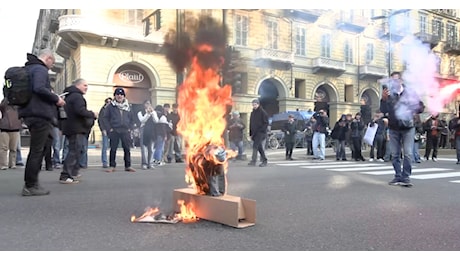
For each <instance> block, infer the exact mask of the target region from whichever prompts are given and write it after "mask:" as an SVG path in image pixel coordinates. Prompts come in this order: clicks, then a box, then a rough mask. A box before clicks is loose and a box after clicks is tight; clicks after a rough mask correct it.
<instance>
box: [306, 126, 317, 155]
mask: <svg viewBox="0 0 460 260" xmlns="http://www.w3.org/2000/svg"><path fill="white" fill-rule="evenodd" d="M315 123H316V119H315V118H314V117H310V119H309V120H308V121H307V122H306V123H305V129H304V132H305V141H306V142H307V156H309V155H313V144H312V141H313V125H314V124H315Z"/></svg>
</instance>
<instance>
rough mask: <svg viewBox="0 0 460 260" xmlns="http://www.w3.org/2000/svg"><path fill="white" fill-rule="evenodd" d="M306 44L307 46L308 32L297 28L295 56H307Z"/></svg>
mask: <svg viewBox="0 0 460 260" xmlns="http://www.w3.org/2000/svg"><path fill="white" fill-rule="evenodd" d="M305 44H306V30H305V28H301V27H297V28H296V35H295V54H296V55H301V56H305V55H306V51H305Z"/></svg>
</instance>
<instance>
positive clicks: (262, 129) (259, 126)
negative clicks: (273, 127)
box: [249, 106, 268, 139]
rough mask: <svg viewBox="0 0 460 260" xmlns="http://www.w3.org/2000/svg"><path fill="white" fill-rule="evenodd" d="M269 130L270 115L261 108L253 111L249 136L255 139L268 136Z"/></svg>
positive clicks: (250, 118)
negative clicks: (259, 136)
mask: <svg viewBox="0 0 460 260" xmlns="http://www.w3.org/2000/svg"><path fill="white" fill-rule="evenodd" d="M267 129H268V115H267V112H265V110H264V109H263V108H262V107H261V106H259V107H258V108H257V109H254V110H252V112H251V116H250V117H249V136H251V137H252V139H254V137H255V136H256V135H257V136H258V135H262V136H266V135H267Z"/></svg>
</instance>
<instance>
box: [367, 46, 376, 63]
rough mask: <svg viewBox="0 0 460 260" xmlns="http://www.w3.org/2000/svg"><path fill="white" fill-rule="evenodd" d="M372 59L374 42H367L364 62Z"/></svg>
mask: <svg viewBox="0 0 460 260" xmlns="http://www.w3.org/2000/svg"><path fill="white" fill-rule="evenodd" d="M373 60H374V44H373V43H368V44H367V45H366V64H370V63H371V62H372V61H373Z"/></svg>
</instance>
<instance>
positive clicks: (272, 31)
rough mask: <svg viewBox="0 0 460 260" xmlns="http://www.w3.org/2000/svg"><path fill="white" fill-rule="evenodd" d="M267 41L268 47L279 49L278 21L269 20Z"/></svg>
mask: <svg viewBox="0 0 460 260" xmlns="http://www.w3.org/2000/svg"><path fill="white" fill-rule="evenodd" d="M267 41H268V48H270V49H274V50H277V49H278V23H277V22H276V21H267Z"/></svg>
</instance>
